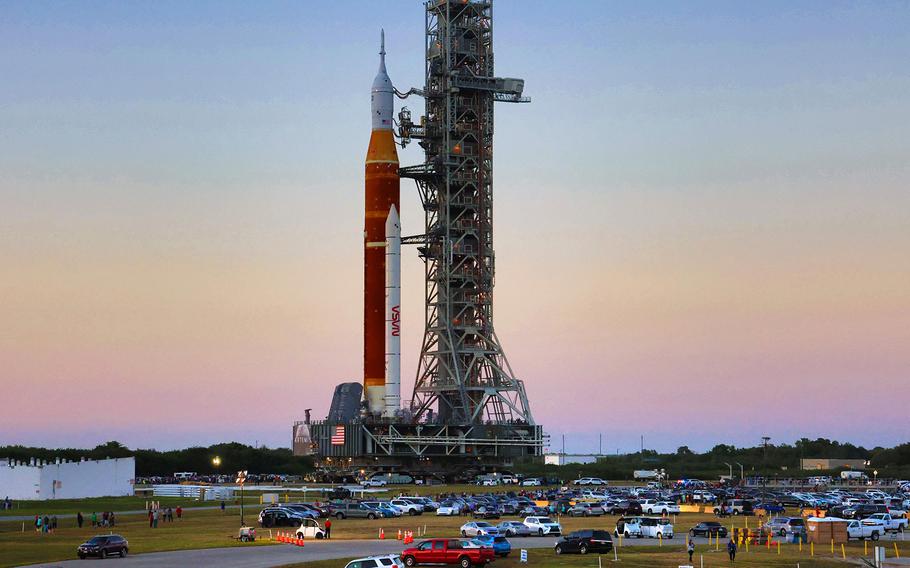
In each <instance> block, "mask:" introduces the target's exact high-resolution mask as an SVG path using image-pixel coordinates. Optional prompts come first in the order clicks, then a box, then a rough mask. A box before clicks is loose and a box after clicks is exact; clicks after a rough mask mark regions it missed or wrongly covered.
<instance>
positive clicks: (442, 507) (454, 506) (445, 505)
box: [436, 501, 461, 517]
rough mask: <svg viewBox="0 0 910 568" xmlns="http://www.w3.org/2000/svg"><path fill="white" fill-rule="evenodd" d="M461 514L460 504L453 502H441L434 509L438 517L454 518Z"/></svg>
mask: <svg viewBox="0 0 910 568" xmlns="http://www.w3.org/2000/svg"><path fill="white" fill-rule="evenodd" d="M460 514H461V504H460V503H457V502H455V501H443V502H442V503H440V504H439V508H438V509H436V515H437V516H440V517H456V516H458V515H460Z"/></svg>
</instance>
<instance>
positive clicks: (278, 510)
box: [259, 507, 310, 528]
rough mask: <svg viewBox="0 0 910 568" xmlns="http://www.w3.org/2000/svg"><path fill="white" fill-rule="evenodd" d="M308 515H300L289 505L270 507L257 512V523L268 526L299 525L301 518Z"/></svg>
mask: <svg viewBox="0 0 910 568" xmlns="http://www.w3.org/2000/svg"><path fill="white" fill-rule="evenodd" d="M309 517H310V515H301V514H300V513H299V512H298V511H296V510H294V509H292V508H290V507H270V508H268V509H263V510H262V512H260V513H259V525H260V526H263V527H266V528H269V527H299V526H300V523H302V522H303V519H305V518H309Z"/></svg>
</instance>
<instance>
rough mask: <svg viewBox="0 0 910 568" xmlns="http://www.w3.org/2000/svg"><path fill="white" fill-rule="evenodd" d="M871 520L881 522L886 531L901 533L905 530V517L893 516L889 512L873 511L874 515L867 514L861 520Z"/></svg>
mask: <svg viewBox="0 0 910 568" xmlns="http://www.w3.org/2000/svg"><path fill="white" fill-rule="evenodd" d="M866 521H872V522H874V523H881V524H882V526H884V527H885V530H887V531H893V532H896V533H902V532H904V531H905V530H907V517H894V516H892V515H891V514H889V513H875V514H874V515H869V516H868V517H866V518H865V519H863V522H864V523H865V522H866Z"/></svg>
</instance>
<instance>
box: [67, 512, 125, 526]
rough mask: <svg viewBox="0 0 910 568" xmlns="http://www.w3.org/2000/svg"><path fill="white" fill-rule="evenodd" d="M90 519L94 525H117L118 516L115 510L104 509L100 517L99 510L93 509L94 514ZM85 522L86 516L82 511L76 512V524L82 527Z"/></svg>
mask: <svg viewBox="0 0 910 568" xmlns="http://www.w3.org/2000/svg"><path fill="white" fill-rule="evenodd" d="M89 520H91V522H92V526H93V527H114V526H117V517H116V516H115V515H114V512H113V511H103V512H102V513H101V517H100V518H99V517H98V513H97V512H95V511H92V516H91V517H89ZM84 524H85V516H84V515H83V514H82V511H79V512H78V513H76V525H77V526H78V527H79V528H80V529H81V528H82V525H84Z"/></svg>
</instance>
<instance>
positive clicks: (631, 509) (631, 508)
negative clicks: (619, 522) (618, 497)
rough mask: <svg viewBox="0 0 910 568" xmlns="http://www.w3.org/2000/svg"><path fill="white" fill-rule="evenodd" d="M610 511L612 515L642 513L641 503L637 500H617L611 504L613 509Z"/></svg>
mask: <svg viewBox="0 0 910 568" xmlns="http://www.w3.org/2000/svg"><path fill="white" fill-rule="evenodd" d="M610 512H611V513H612V514H614V515H641V514H642V513H643V511H642V510H641V503H639V502H638V501H619V502H618V503H616V504H614V505H613V510H612V511H610Z"/></svg>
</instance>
